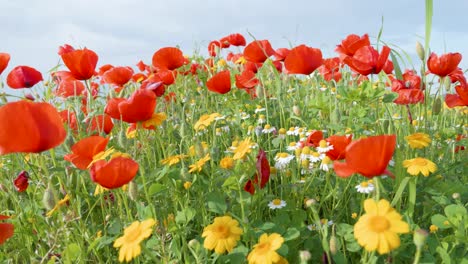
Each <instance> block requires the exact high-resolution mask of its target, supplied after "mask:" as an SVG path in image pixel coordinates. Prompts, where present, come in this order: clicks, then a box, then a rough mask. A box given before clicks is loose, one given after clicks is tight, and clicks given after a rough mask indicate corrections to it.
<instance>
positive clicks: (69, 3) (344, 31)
mask: <svg viewBox="0 0 468 264" xmlns="http://www.w3.org/2000/svg"><path fill="white" fill-rule="evenodd" d="M424 4H425V1H424V0H392V1H388V0H385V1H383V0H352V1H351V0H326V1H317V0H290V1H279V0H269V1H266V0H229V1H223V0H204V1H196V0H193V1H190V0H171V1H169V0H151V1H145V0H113V1H103V0H40V1H39V0H0V7H1V12H0V21H2V26H0V36H1V37H0V52H7V53H9V54H10V55H11V60H10V63H9V66H8V68H7V69H6V70H5V72H9V70H11V69H12V68H13V67H15V66H17V65H28V66H31V67H35V68H36V69H38V70H40V71H41V72H43V73H46V72H47V71H49V70H50V69H52V68H53V67H54V66H56V65H57V63H59V60H60V57H59V56H58V55H57V51H58V47H59V46H61V45H63V44H70V45H72V46H74V47H87V48H89V49H91V50H94V51H95V52H96V53H97V54H98V55H99V61H98V66H100V65H103V64H108V63H109V64H113V65H115V66H120V65H122V66H133V67H134V68H135V64H136V63H137V62H138V61H139V60H143V61H144V62H146V63H150V62H151V58H152V55H153V53H154V52H155V51H156V50H158V49H159V48H162V47H167V46H176V45H177V46H179V47H180V48H181V49H182V51H183V52H184V53H185V54H187V55H191V54H193V53H194V52H197V51H199V52H200V53H201V54H206V48H207V45H208V43H209V42H210V41H211V40H216V39H220V38H221V37H224V36H226V35H229V34H231V33H241V34H243V35H244V36H245V37H246V39H247V42H250V41H252V40H253V38H252V36H254V37H255V38H256V39H268V40H270V42H271V44H272V46H273V48H280V47H293V46H296V45H300V44H306V45H308V46H311V47H315V48H320V49H321V50H322V52H323V55H324V57H332V56H336V54H335V52H334V48H335V46H336V45H337V44H339V43H340V42H341V40H342V39H344V38H345V37H346V36H347V35H349V34H359V35H362V34H364V33H368V34H369V36H371V42H374V43H375V38H376V36H377V34H378V32H379V29H380V27H381V25H382V17H383V20H384V22H383V34H382V37H381V39H382V40H383V41H385V42H386V43H389V44H393V45H396V46H398V47H400V48H402V49H403V50H404V51H405V52H407V53H409V55H410V56H412V58H415V44H416V41H420V42H421V43H424V39H423V38H424V22H425V7H424ZM467 10H468V1H467V0H447V1H437V0H435V1H434V17H433V28H432V38H431V50H432V51H434V52H436V53H437V54H442V53H446V52H460V53H462V55H464V57H465V58H464V59H463V60H462V62H461V64H460V66H461V67H463V68H464V69H466V68H468V20H467V19H466V18H465V16H466V12H467ZM250 35H252V36H250ZM392 47H393V46H392ZM234 51H235V49H234ZM413 63H414V64H415V66H416V68H417V69H419V65H420V62H419V61H417V60H415V61H414V62H413Z"/></svg>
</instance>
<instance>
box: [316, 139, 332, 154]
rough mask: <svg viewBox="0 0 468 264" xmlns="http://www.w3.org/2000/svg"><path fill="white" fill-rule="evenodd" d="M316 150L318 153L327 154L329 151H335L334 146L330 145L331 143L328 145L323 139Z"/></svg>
mask: <svg viewBox="0 0 468 264" xmlns="http://www.w3.org/2000/svg"><path fill="white" fill-rule="evenodd" d="M316 149H317V152H318V153H327V152H328V151H329V150H332V149H333V146H332V145H330V143H328V142H327V141H325V140H323V139H322V140H320V143H319V146H318V147H317V148H316Z"/></svg>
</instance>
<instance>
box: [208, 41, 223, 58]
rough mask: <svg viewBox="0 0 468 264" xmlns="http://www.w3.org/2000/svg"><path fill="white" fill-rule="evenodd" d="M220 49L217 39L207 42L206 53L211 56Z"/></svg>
mask: <svg viewBox="0 0 468 264" xmlns="http://www.w3.org/2000/svg"><path fill="white" fill-rule="evenodd" d="M220 49H221V43H220V42H219V41H217V40H213V41H211V42H210V43H209V44H208V54H209V55H210V56H211V57H214V56H216V55H217V54H218V51H219V50H220Z"/></svg>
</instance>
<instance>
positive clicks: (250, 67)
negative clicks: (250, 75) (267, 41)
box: [244, 61, 263, 73]
mask: <svg viewBox="0 0 468 264" xmlns="http://www.w3.org/2000/svg"><path fill="white" fill-rule="evenodd" d="M262 66H263V63H254V62H250V61H247V62H246V63H245V64H244V71H253V72H254V73H257V72H258V70H259V69H260V68H261V67H262Z"/></svg>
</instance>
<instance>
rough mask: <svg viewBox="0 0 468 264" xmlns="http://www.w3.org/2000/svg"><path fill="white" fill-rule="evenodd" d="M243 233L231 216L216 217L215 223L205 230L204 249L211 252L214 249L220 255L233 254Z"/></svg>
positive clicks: (203, 234)
mask: <svg viewBox="0 0 468 264" xmlns="http://www.w3.org/2000/svg"><path fill="white" fill-rule="evenodd" d="M242 233H243V231H242V228H240V227H239V222H237V220H235V219H233V218H232V217H230V216H221V217H216V218H215V219H214V221H213V223H212V224H211V225H209V226H207V227H205V229H204V230H203V233H202V237H204V238H205V242H203V247H205V248H206V249H209V250H213V249H214V251H215V252H216V253H218V254H223V253H224V252H226V251H227V252H231V251H232V249H234V247H235V246H236V245H237V241H239V240H240V236H241V235H242Z"/></svg>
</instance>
